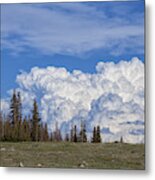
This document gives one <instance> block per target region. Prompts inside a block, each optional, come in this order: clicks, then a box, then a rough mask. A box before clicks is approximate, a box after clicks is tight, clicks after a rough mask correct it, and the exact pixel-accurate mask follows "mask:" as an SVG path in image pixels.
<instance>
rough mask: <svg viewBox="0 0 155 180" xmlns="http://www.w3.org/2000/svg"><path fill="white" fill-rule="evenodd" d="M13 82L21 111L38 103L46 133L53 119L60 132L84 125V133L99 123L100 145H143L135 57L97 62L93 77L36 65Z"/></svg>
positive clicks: (139, 67)
mask: <svg viewBox="0 0 155 180" xmlns="http://www.w3.org/2000/svg"><path fill="white" fill-rule="evenodd" d="M17 83H18V84H19V90H20V91H21V94H22V98H23V103H24V106H26V107H27V108H25V109H28V108H29V107H30V106H31V104H32V100H33V98H35V97H36V98H37V99H38V100H39V104H40V112H41V117H42V120H43V121H45V122H48V127H49V130H53V129H54V127H55V122H56V121H57V122H58V124H59V126H60V128H61V129H62V131H63V132H65V131H68V130H69V129H70V126H71V124H72V123H74V124H79V125H80V123H81V121H85V123H86V125H87V131H88V132H91V131H92V129H93V126H95V125H100V127H101V132H102V139H103V141H106V142H107V141H108V142H109V141H114V140H119V139H120V137H123V139H124V141H125V142H130V143H141V142H144V64H143V62H141V61H140V60H139V59H138V58H133V59H132V60H131V61H129V62H127V61H120V62H119V63H117V64H115V63H113V62H106V63H105V62H99V63H98V64H97V65H96V73H94V74H89V73H83V72H81V71H79V70H74V71H73V72H69V71H67V70H66V69H65V68H56V67H47V68H38V67H34V68H32V69H31V71H30V72H29V73H27V72H23V73H22V74H20V75H18V76H17Z"/></svg>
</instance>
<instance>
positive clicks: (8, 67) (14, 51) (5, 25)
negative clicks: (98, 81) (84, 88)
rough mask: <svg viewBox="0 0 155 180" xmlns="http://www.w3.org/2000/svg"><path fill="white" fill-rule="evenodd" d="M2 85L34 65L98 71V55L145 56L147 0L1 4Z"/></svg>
mask: <svg viewBox="0 0 155 180" xmlns="http://www.w3.org/2000/svg"><path fill="white" fill-rule="evenodd" d="M1 10H2V12H1V36H2V37H1V63H2V79H1V83H2V91H1V96H2V97H6V96H7V91H8V90H9V89H11V88H16V87H17V84H16V76H17V74H19V73H20V72H22V71H30V69H31V68H32V67H34V66H38V67H46V66H49V65H50V66H56V67H65V68H66V69H67V70H69V71H72V70H74V69H80V70H82V71H84V72H91V73H93V72H95V66H96V64H97V62H99V61H104V62H107V61H114V62H116V63H117V62H118V61H120V60H127V61H129V60H130V59H131V58H132V57H138V58H140V59H141V60H142V61H144V2H143V1H133V2H128V1H127V2H85V3H43V4H4V5H1Z"/></svg>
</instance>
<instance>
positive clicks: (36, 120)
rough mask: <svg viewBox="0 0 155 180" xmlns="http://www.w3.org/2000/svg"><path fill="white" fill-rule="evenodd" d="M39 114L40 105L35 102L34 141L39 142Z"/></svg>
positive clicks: (33, 116) (33, 118) (33, 117)
mask: <svg viewBox="0 0 155 180" xmlns="http://www.w3.org/2000/svg"><path fill="white" fill-rule="evenodd" d="M39 123H40V118H39V112H38V105H37V102H36V100H34V102H33V110H32V141H38V140H39Z"/></svg>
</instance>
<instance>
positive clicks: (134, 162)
mask: <svg viewBox="0 0 155 180" xmlns="http://www.w3.org/2000/svg"><path fill="white" fill-rule="evenodd" d="M144 159H145V153H144V145H143V144H137V145H133V144H121V143H117V144H114V143H106V144H101V143H99V144H90V143H66V142H65V143H64V142H61V143H53V142H46V143H44V142H20V143H11V142H0V165H1V166H4V167H19V164H20V162H22V164H23V165H24V167H38V166H41V167H46V168H94V169H141V170H143V169H145V167H144Z"/></svg>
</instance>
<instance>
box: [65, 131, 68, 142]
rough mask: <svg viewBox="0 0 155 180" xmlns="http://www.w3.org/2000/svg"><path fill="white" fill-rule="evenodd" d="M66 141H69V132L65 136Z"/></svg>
mask: <svg viewBox="0 0 155 180" xmlns="http://www.w3.org/2000/svg"><path fill="white" fill-rule="evenodd" d="M65 141H67V142H68V141H69V135H68V133H66V136H65Z"/></svg>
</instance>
